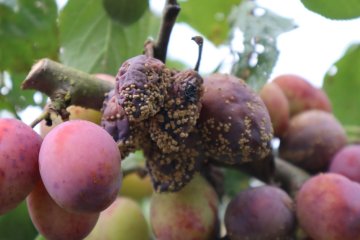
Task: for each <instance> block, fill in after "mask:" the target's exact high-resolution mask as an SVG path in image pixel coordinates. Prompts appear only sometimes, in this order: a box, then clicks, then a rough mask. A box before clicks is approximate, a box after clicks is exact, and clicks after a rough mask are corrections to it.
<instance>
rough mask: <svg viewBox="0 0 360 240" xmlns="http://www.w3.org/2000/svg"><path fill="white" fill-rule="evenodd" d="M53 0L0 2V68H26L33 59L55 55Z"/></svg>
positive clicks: (55, 29)
mask: <svg viewBox="0 0 360 240" xmlns="http://www.w3.org/2000/svg"><path fill="white" fill-rule="evenodd" d="M56 18H57V6H56V3H55V1H54V0H38V1H28V0H18V1H15V0H13V1H10V0H7V1H5V2H3V1H1V2H0V59H1V61H0V71H4V70H7V71H14V72H17V71H20V72H23V71H29V70H30V67H31V65H32V64H33V63H34V61H35V60H37V59H39V58H43V57H49V58H54V59H56V58H57V54H58V49H59V48H58V46H59V44H58V36H57V25H56Z"/></svg>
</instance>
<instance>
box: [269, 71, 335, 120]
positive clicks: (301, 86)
mask: <svg viewBox="0 0 360 240" xmlns="http://www.w3.org/2000/svg"><path fill="white" fill-rule="evenodd" d="M273 82H274V83H276V84H277V85H278V86H279V87H280V88H281V90H282V91H283V92H284V94H285V96H286V97H287V99H288V101H289V106H290V116H294V115H296V114H298V113H300V112H303V111H305V110H310V109H319V110H323V111H327V112H331V111H332V110H331V103H330V100H329V98H328V97H327V95H326V94H325V92H324V91H323V90H322V89H319V88H316V87H314V86H313V85H311V84H310V82H309V81H307V80H306V79H305V78H303V77H301V76H298V75H294V74H283V75H279V76H277V77H275V78H274V79H273Z"/></svg>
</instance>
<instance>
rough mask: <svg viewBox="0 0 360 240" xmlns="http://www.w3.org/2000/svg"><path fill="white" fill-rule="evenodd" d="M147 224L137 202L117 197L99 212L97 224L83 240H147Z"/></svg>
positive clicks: (148, 235) (148, 236)
mask: <svg viewBox="0 0 360 240" xmlns="http://www.w3.org/2000/svg"><path fill="white" fill-rule="evenodd" d="M149 238H150V232H149V229H148V224H147V222H146V219H145V217H144V215H143V213H142V210H141V208H140V206H139V204H138V203H137V202H135V201H134V200H132V199H129V198H126V197H118V198H117V199H116V200H115V201H114V202H113V203H112V204H111V205H110V206H109V207H108V208H107V209H105V210H104V211H102V212H101V214H100V217H99V220H98V222H97V223H96V225H95V228H94V229H93V230H92V232H91V233H90V234H89V236H87V237H86V238H85V240H104V239H106V240H118V239H129V240H132V239H133V240H148V239H149Z"/></svg>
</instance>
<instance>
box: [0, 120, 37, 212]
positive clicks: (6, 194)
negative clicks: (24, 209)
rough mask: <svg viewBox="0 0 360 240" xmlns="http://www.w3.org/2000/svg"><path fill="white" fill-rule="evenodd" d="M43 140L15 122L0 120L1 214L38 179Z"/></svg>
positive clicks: (24, 195) (21, 198)
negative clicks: (39, 157)
mask: <svg viewBox="0 0 360 240" xmlns="http://www.w3.org/2000/svg"><path fill="white" fill-rule="evenodd" d="M41 142H42V139H41V137H40V136H39V135H38V134H37V133H36V132H35V131H34V130H33V129H32V128H31V127H29V126H27V125H26V124H25V123H23V122H21V121H20V120H17V119H10V118H3V119H0V215H2V214H4V213H6V212H7V211H10V210H11V209H14V208H15V207H16V206H18V205H19V204H20V203H21V202H22V201H23V200H24V199H25V198H26V196H27V195H28V194H29V193H30V192H31V190H32V189H33V187H34V186H35V184H36V182H37V181H38V180H39V178H40V176H39V168H38V156H39V151H40V146H41Z"/></svg>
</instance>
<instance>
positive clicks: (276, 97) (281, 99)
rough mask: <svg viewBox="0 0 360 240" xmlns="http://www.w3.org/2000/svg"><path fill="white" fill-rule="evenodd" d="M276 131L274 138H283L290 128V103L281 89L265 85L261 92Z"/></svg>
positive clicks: (270, 84)
mask: <svg viewBox="0 0 360 240" xmlns="http://www.w3.org/2000/svg"><path fill="white" fill-rule="evenodd" d="M260 97H261V99H262V100H263V102H264V103H265V106H266V108H267V110H268V111H269V115H270V118H271V122H272V126H273V129H274V136H276V137H281V136H282V135H283V134H284V132H285V131H286V129H287V128H288V126H289V120H290V109H289V101H288V100H287V98H286V96H285V94H284V93H283V91H282V90H281V88H280V87H279V86H278V85H277V84H275V83H268V84H265V85H264V87H263V88H262V89H261V91H260Z"/></svg>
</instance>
